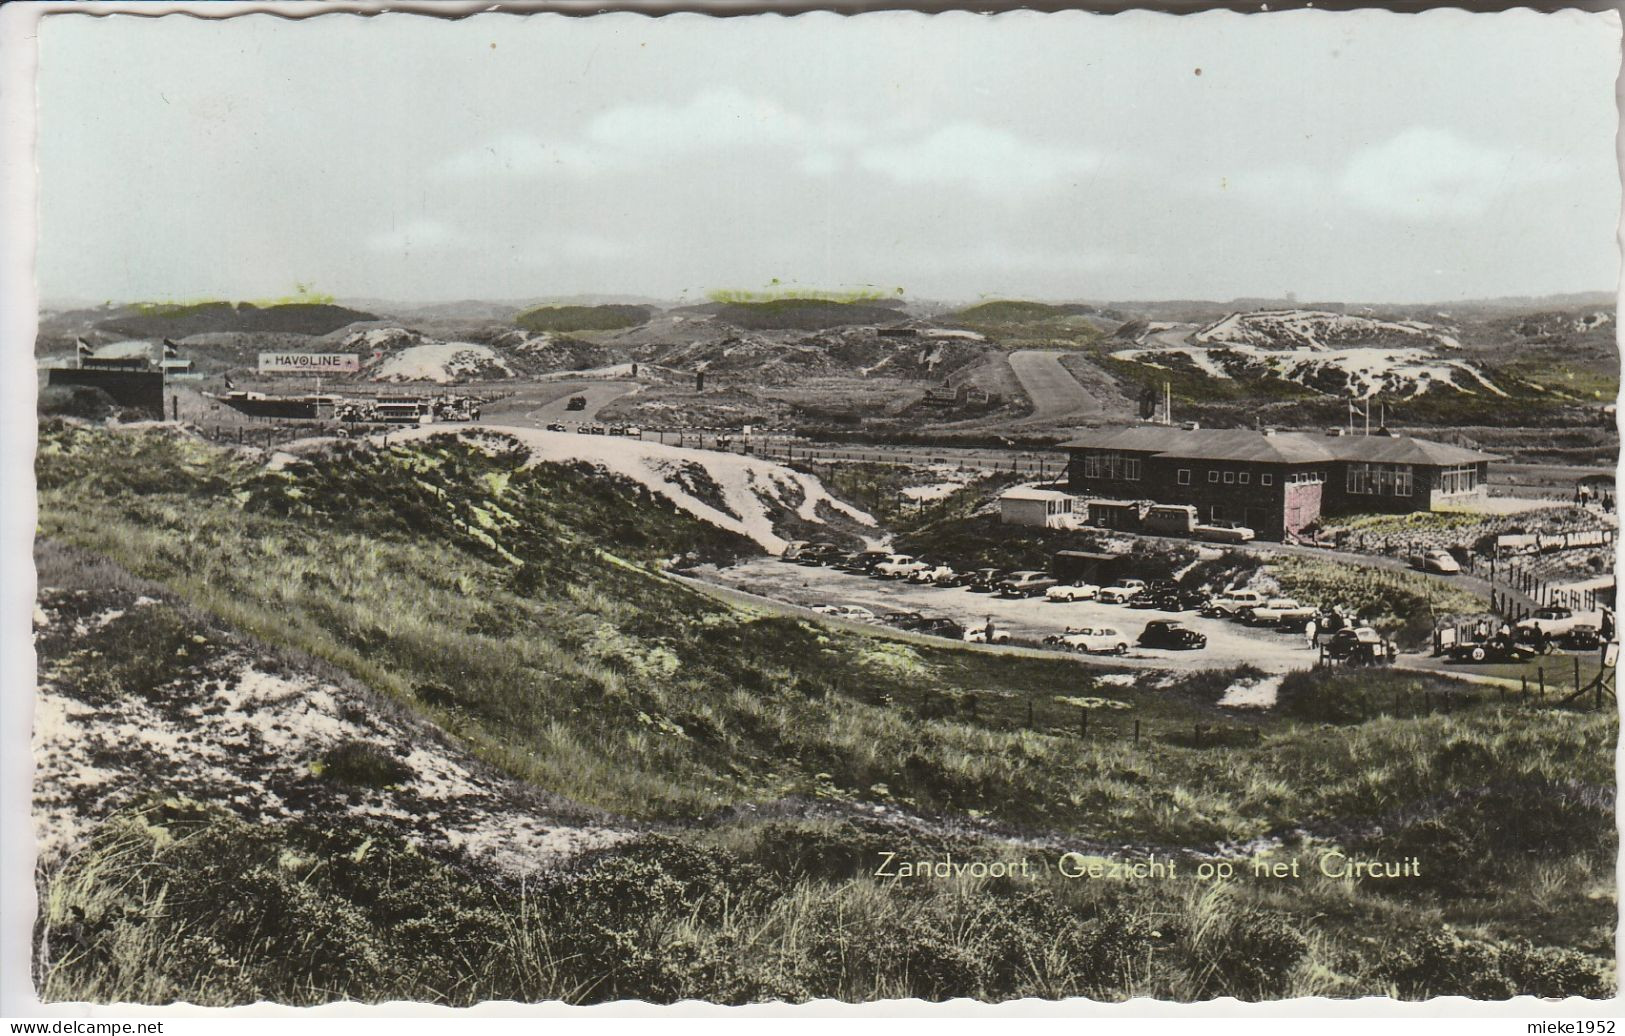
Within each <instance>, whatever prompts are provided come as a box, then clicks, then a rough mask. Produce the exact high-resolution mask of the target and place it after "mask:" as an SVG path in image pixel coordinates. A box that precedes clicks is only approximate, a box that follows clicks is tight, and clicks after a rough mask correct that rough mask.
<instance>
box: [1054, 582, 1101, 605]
mask: <svg viewBox="0 0 1625 1036" xmlns="http://www.w3.org/2000/svg"><path fill="white" fill-rule="evenodd" d="M1044 596H1045V597H1046V598H1048V599H1049V600H1051V601H1092V600H1094V599H1095V598H1097V597H1099V596H1100V587H1098V586H1096V585H1095V584H1093V583H1063V584H1062V585H1060V586H1052V587H1050V588H1049V589H1048V590H1045V591H1044Z"/></svg>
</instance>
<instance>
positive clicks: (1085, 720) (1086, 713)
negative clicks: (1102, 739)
mask: <svg viewBox="0 0 1625 1036" xmlns="http://www.w3.org/2000/svg"><path fill="white" fill-rule="evenodd" d="M1079 711H1080V712H1082V713H1083V736H1084V737H1088V736H1089V710H1088V709H1080V710H1079Z"/></svg>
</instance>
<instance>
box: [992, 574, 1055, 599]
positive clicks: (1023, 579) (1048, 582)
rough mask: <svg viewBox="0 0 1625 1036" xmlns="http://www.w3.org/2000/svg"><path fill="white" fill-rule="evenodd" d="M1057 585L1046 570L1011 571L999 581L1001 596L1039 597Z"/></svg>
mask: <svg viewBox="0 0 1625 1036" xmlns="http://www.w3.org/2000/svg"><path fill="white" fill-rule="evenodd" d="M1054 585H1055V577H1054V576H1052V575H1049V574H1048V573H1045V572H1011V573H1010V574H1009V575H1008V576H1005V577H1004V578H1003V579H1001V580H1000V581H999V596H1000V597H1038V596H1040V595H1041V594H1043V593H1045V592H1046V591H1048V590H1049V588H1050V587H1052V586H1054Z"/></svg>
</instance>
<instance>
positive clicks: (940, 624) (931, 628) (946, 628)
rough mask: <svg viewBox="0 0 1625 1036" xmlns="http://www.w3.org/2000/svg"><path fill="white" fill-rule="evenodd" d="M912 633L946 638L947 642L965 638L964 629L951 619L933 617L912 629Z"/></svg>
mask: <svg viewBox="0 0 1625 1036" xmlns="http://www.w3.org/2000/svg"><path fill="white" fill-rule="evenodd" d="M914 632H915V633H924V634H927V635H928V636H932V637H947V638H948V639H949V640H961V639H963V638H964V636H965V627H963V626H961V625H960V624H959V623H957V622H955V621H954V620H952V619H948V618H942V617H940V616H934V617H932V618H929V619H926V620H925V621H923V622H921V623H920V624H919V625H918V626H916V627H914Z"/></svg>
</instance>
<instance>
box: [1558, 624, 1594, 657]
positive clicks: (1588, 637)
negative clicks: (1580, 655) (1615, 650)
mask: <svg viewBox="0 0 1625 1036" xmlns="http://www.w3.org/2000/svg"><path fill="white" fill-rule="evenodd" d="M1559 643H1561V644H1562V645H1563V646H1564V647H1566V648H1568V649H1569V650H1570V651H1596V650H1597V649H1599V648H1601V647H1602V630H1601V629H1600V628H1599V627H1597V626H1593V625H1592V624H1591V623H1589V622H1582V623H1579V624H1577V625H1575V626H1574V627H1573V628H1572V629H1570V630H1569V631H1568V632H1567V633H1565V634H1563V636H1562V637H1561V638H1560V640H1559Z"/></svg>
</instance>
